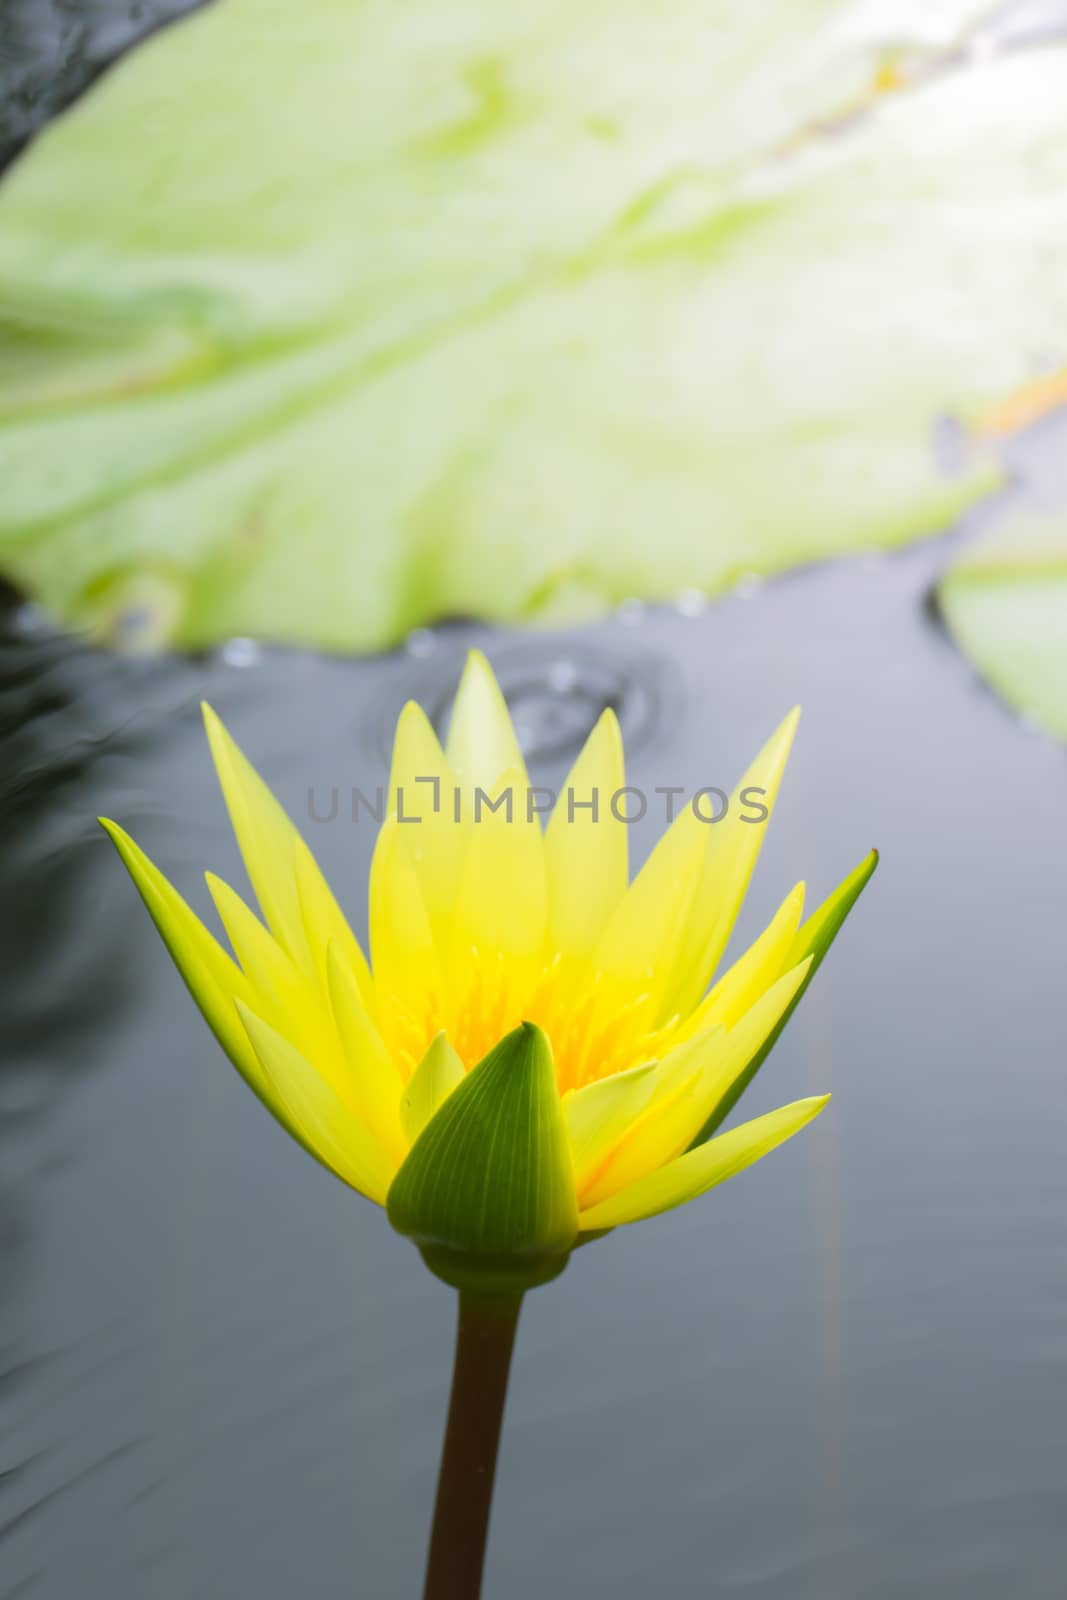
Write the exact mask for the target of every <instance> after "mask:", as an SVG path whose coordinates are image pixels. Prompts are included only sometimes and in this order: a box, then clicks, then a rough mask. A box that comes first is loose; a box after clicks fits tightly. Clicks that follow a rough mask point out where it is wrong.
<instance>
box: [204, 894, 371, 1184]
mask: <svg viewBox="0 0 1067 1600" xmlns="http://www.w3.org/2000/svg"><path fill="white" fill-rule="evenodd" d="M205 876H206V878H207V885H208V888H209V889H210V891H211V897H212V899H213V900H214V902H215V905H216V908H217V910H218V913H219V916H220V918H221V919H222V925H223V927H224V928H225V929H226V934H227V937H228V938H229V941H230V943H231V945H232V946H233V952H234V955H235V956H236V957H237V959H238V961H239V962H240V963H241V967H242V970H243V971H244V973H245V975H246V977H247V978H248V979H249V981H250V983H251V985H252V993H251V995H250V996H248V997H247V1003H248V1004H249V1005H251V1006H252V1007H254V1009H255V1011H256V1014H257V1016H259V1017H261V1018H262V1019H263V1021H265V1022H267V1023H269V1024H270V1025H271V1026H272V1027H274V1028H277V1029H278V1030H279V1031H281V1032H284V1033H285V1035H286V1036H287V1037H290V1038H292V1039H293V1040H295V1041H296V1042H297V1044H298V1046H299V1049H300V1051H301V1053H302V1055H304V1056H305V1057H306V1059H307V1060H308V1061H311V1062H312V1063H313V1064H314V1067H315V1070H316V1072H318V1073H319V1075H320V1076H321V1077H323V1078H325V1079H327V1081H328V1082H329V1083H330V1084H331V1085H332V1087H333V1089H334V1090H335V1092H336V1093H338V1094H341V1095H344V1096H346V1097H347V1096H349V1095H350V1093H351V1084H352V1080H353V1076H354V1075H353V1072H352V1070H351V1068H350V1066H349V1063H348V1060H347V1057H346V1052H345V1050H344V1047H343V1045H342V1041H341V1037H340V1034H339V1031H338V1028H337V1027H336V1025H335V1022H334V1017H333V1012H332V1010H331V1007H330V1003H329V1000H328V998H327V996H326V995H324V994H323V993H322V991H321V989H320V988H319V986H318V985H317V984H316V983H315V982H314V981H313V980H312V979H310V978H309V977H307V975H306V974H305V973H303V972H301V971H300V970H299V969H298V968H297V967H296V966H294V965H293V963H292V962H291V961H290V960H289V957H288V956H287V955H286V953H285V951H284V950H283V949H282V947H281V945H280V944H278V943H277V941H276V940H274V939H273V938H272V937H271V935H270V933H269V931H268V930H267V929H266V928H265V927H264V926H263V924H262V923H261V922H260V920H259V918H258V917H257V916H256V914H255V912H254V911H252V910H251V908H250V907H249V906H247V905H245V903H244V901H243V900H242V899H241V897H240V895H239V894H237V893H236V892H235V891H234V890H233V889H231V888H230V886H229V884H228V883H224V882H223V881H222V879H221V878H217V877H215V875H214V873H211V872H209V873H207V874H206V875H205ZM350 982H351V983H352V985H353V988H355V979H354V978H350ZM357 993H358V991H357ZM391 1150H392V1154H393V1156H394V1157H396V1158H397V1159H400V1158H401V1157H402V1154H403V1151H402V1148H401V1147H400V1143H399V1139H398V1138H394V1139H393V1141H392V1147H391Z"/></svg>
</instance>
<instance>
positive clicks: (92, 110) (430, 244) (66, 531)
mask: <svg viewBox="0 0 1067 1600" xmlns="http://www.w3.org/2000/svg"><path fill="white" fill-rule="evenodd" d="M985 9H986V8H985V7H984V6H979V5H976V4H973V3H972V4H964V3H955V4H948V3H942V4H940V5H938V6H936V7H931V6H929V5H924V6H920V5H918V4H916V3H914V0H907V3H902V0H893V3H889V0H879V3H875V0H779V3H778V4H776V5H774V6H773V7H770V6H764V7H756V6H749V7H742V6H735V5H727V4H726V3H725V0H670V3H668V4H664V5H660V6H655V7H652V6H647V5H639V4H637V3H636V0H621V3H616V4H612V5H604V4H596V3H594V0H567V3H563V0H514V3H510V4H508V5H504V6H502V5H495V4H492V3H491V0H412V3H411V4H408V5H404V6H397V5H393V4H385V3H384V0H382V3H372V4H363V5H354V4H352V3H351V0H303V3H302V4H301V5H300V6H299V7H296V6H293V5H292V4H290V3H289V0H219V3H218V4H217V5H215V6H213V7H211V8H209V9H208V10H206V11H203V12H201V13H198V14H196V15H194V16H193V17H191V18H190V19H188V20H187V21H185V22H182V23H181V24H178V25H177V26H175V27H173V28H172V29H170V30H168V31H167V32H166V33H164V34H161V35H159V36H157V37H156V38H154V39H153V40H151V41H150V42H149V43H147V44H146V45H145V46H144V47H143V48H141V49H140V50H138V51H137V52H136V53H135V54H134V55H133V56H131V57H130V58H128V59H127V60H126V61H125V62H124V63H122V64H121V65H120V66H119V67H118V68H117V69H116V70H114V71H113V72H112V73H111V74H110V75H108V76H107V77H106V78H105V79H104V80H103V81H102V82H101V83H100V84H99V86H98V87H97V88H96V89H94V90H93V91H92V92H91V93H90V94H89V95H88V96H87V97H86V98H85V100H84V101H82V102H81V103H80V104H79V105H78V106H77V107H76V108H75V109H74V110H73V111H72V112H71V113H69V114H68V115H66V116H65V117H63V118H62V119H61V120H60V122H59V123H57V124H56V125H55V126H54V127H53V128H52V129H50V130H49V131H48V132H47V133H46V134H45V135H44V136H43V137H41V138H40V139H39V140H38V141H37V142H36V143H35V145H34V146H33V147H32V148H31V150H30V151H29V153H28V154H27V155H26V156H25V157H23V158H22V159H21V160H20V161H19V162H17V163H16V165H15V166H14V168H13V169H12V170H11V172H10V174H9V176H8V177H7V178H6V179H5V181H4V184H3V185H2V186H0V482H2V483H3V486H4V492H3V496H2V498H0V565H2V567H3V569H4V570H5V571H6V572H7V574H8V575H9V576H10V577H12V578H13V579H14V580H15V581H16V582H18V583H20V584H21V585H23V586H24V587H25V588H26V589H28V590H29V591H30V592H32V593H33V594H35V595H36V596H38V597H39V598H40V599H41V600H42V601H43V602H44V604H45V605H46V606H47V607H48V608H49V609H50V610H51V611H52V612H53V613H54V614H55V615H57V616H59V617H61V618H63V619H64V620H66V621H67V622H69V623H71V624H74V625H77V626H86V627H89V628H90V629H91V630H92V631H94V632H95V633H97V634H98V635H100V636H102V637H105V638H109V639H111V640H113V641H114V642H116V643H119V644H120V645H125V646H127V647H130V648H145V647H151V648H156V647H159V646H161V645H164V644H168V643H177V644H181V645H189V646H199V645H205V644H210V643H212V642H214V641H216V640H219V639H220V638H223V637H226V636H228V635H231V634H235V633H238V634H256V635H260V636H266V637H270V638H275V639H280V640H290V641H298V642H307V643H312V644H316V645H321V646H326V647H332V648H338V649H353V648H355V649H374V648H380V647H382V646H386V645H388V644H390V643H392V642H394V641H395V640H397V639H398V638H399V637H401V636H402V635H403V634H404V632H405V631H406V630H408V629H409V628H411V627H412V626H415V625H417V624H420V623H425V622H427V621H430V620H432V619H434V618H437V617H441V616H443V615H448V614H457V613H458V614H472V613H473V614H477V615H480V616H485V617H489V618H495V619H501V620H503V619H519V618H528V617H535V616H548V617H558V616H561V615H567V616H573V615H576V614H579V615H580V614H588V613H589V612H591V611H595V610H597V609H599V608H603V607H604V606H606V605H610V604H612V603H613V602H617V601H619V600H621V599H624V598H626V597H628V596H630V595H643V596H647V597H650V598H665V597H670V596H672V595H674V594H676V593H677V592H678V591H680V590H682V589H690V588H699V589H701V590H703V591H705V592H708V593H714V592H715V591H717V590H720V589H722V588H723V587H725V586H727V585H728V584H730V583H731V582H733V581H734V580H735V579H736V578H737V577H738V576H740V575H742V574H746V573H750V572H758V573H769V572H774V571H777V570H780V569H782V568H785V567H788V566H791V565H794V564H796V563H798V562H806V561H813V560H816V559H819V558H823V557H827V556H832V555H837V554H841V553H844V552H847V551H850V550H854V549H856V548H857V547H870V546H888V545H893V544H897V543H900V542H902V541H904V540H907V539H909V538H913V537H916V536H918V535H920V534H923V533H927V532H930V531H932V530H934V529H936V528H938V527H940V526H943V525H944V524H946V523H947V522H948V521H950V520H951V519H952V518H953V517H954V516H955V515H956V514H957V513H958V512H959V511H960V509H961V508H962V507H964V506H965V505H967V504H969V503H970V502H971V501H972V500H973V499H974V498H975V497H976V496H978V495H980V494H981V493H983V492H984V491H985V490H986V489H988V487H989V486H990V484H991V483H993V482H995V481H996V480H997V478H998V475H999V466H998V464H997V462H996V460H995V459H994V458H993V457H992V456H983V455H982V454H981V453H980V452H977V451H976V452H970V453H967V454H966V459H965V462H964V465H963V466H962V468H961V470H960V471H959V473H958V475H957V476H955V477H947V476H945V475H944V474H943V473H942V472H941V471H939V469H938V466H937V464H936V461H935V456H934V450H933V443H932V435H933V430H934V426H935V423H936V421H937V419H938V418H939V417H940V416H942V415H944V414H946V413H951V414H956V415H959V416H960V417H962V418H963V419H964V420H965V421H967V420H969V419H971V418H978V419H981V418H982V417H983V416H984V415H985V413H986V412H987V411H990V410H995V409H996V408H997V407H998V406H999V405H1000V403H1001V402H1002V401H1003V400H1004V399H1005V397H1007V396H1009V395H1011V394H1012V393H1013V392H1014V391H1015V390H1016V389H1017V388H1018V387H1019V386H1020V385H1022V384H1024V383H1025V381H1026V379H1027V376H1028V363H1029V362H1031V361H1032V360H1033V359H1034V358H1035V354H1036V353H1041V352H1044V351H1045V350H1046V349H1047V348H1048V346H1049V344H1050V343H1052V344H1054V343H1055V342H1056V336H1057V335H1058V334H1059V333H1060V332H1061V331H1062V330H1063V328H1064V327H1067V101H1065V99H1064V95H1063V82H1064V71H1065V68H1067V49H1065V48H1063V47H1058V46H1057V47H1052V46H1050V47H1048V48H1046V49H1043V50H1034V51H1032V52H1030V53H1016V54H1013V55H1006V56H1003V57H1001V58H998V59H986V58H985V57H984V56H983V55H981V54H980V53H979V52H970V53H968V51H967V50H966V48H962V47H961V48H955V47H953V46H952V43H951V41H952V40H953V39H954V38H956V36H957V34H961V33H962V32H965V30H966V28H967V27H968V26H969V25H970V24H971V23H972V22H974V20H975V18H976V17H977V16H978V14H979V13H980V12H984V11H985ZM931 11H933V12H936V13H937V16H936V21H931V19H930V17H929V16H928V13H929V12H931Z"/></svg>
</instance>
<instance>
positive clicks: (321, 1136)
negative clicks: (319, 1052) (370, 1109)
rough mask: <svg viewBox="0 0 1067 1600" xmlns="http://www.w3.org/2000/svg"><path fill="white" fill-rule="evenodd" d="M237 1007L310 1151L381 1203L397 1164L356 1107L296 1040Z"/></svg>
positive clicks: (257, 1053) (341, 1177) (383, 1201)
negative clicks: (387, 1157)
mask: <svg viewBox="0 0 1067 1600" xmlns="http://www.w3.org/2000/svg"><path fill="white" fill-rule="evenodd" d="M237 1010H238V1012H239V1014H240V1018H241V1021H242V1022H243V1024H244V1026H245V1029H246V1030H247V1033H248V1037H249V1040H250V1041H251V1044H252V1047H253V1049H254V1050H255V1053H256V1056H257V1057H258V1059H259V1061H260V1064H261V1065H262V1068H263V1071H264V1073H265V1074H266V1077H267V1079H268V1081H269V1082H270V1084H271V1086H272V1088H273V1090H274V1092H275V1094H276V1096H277V1098H278V1099H279V1100H280V1101H281V1103H282V1104H283V1105H284V1107H285V1109H286V1111H287V1113H288V1115H289V1117H290V1118H291V1119H292V1121H293V1123H294V1125H295V1126H296V1127H297V1128H298V1129H299V1131H300V1133H301V1135H302V1137H303V1141H304V1143H305V1144H306V1145H307V1147H308V1148H309V1149H310V1150H311V1152H312V1154H313V1155H314V1156H316V1157H317V1158H318V1160H319V1161H321V1162H322V1164H323V1165H324V1166H326V1167H329V1168H330V1170H331V1171H332V1172H334V1173H336V1175H337V1177H339V1178H340V1179H341V1180H342V1182H344V1183H347V1184H348V1185H349V1186H350V1187H351V1188H353V1189H357V1190H358V1191H359V1192H360V1194H364V1195H366V1196H367V1198H368V1199H369V1200H374V1201H376V1202H377V1204H378V1205H384V1204H385V1196H386V1193H387V1192H388V1189H389V1184H390V1182H391V1181H392V1178H393V1173H394V1170H395V1169H393V1168H391V1167H390V1166H389V1165H388V1163H387V1162H386V1160H385V1157H384V1155H383V1153H382V1150H381V1147H380V1146H379V1145H378V1143H377V1141H376V1140H375V1139H374V1138H373V1137H372V1135H371V1133H370V1132H369V1130H368V1129H367V1128H366V1127H365V1126H364V1125H363V1124H362V1122H361V1121H360V1120H359V1117H358V1115H357V1114H356V1112H355V1111H354V1110H353V1109H352V1107H351V1106H349V1105H347V1104H346V1103H345V1102H344V1101H343V1100H342V1099H341V1097H340V1096H339V1095H338V1094H337V1093H336V1092H335V1091H334V1090H333V1089H332V1088H331V1087H330V1085H329V1084H328V1083H327V1082H326V1081H325V1079H323V1078H321V1077H320V1076H319V1074H318V1073H317V1072H316V1071H315V1068H314V1067H313V1066H311V1065H310V1063H309V1062H308V1061H307V1060H306V1059H305V1058H304V1056H302V1055H301V1053H300V1051H299V1050H297V1048H296V1047H295V1045H293V1044H291V1043H290V1041H289V1040H288V1039H286V1038H284V1037H283V1035H282V1034H280V1033H279V1032H278V1031H277V1030H276V1029H275V1028H272V1027H271V1026H270V1025H269V1023H267V1022H264V1021H263V1019H262V1017H259V1016H257V1015H256V1013H255V1012H254V1011H252V1010H251V1009H250V1008H249V1007H248V1006H246V1005H244V1004H242V1003H241V1002H240V1001H238V1002H237Z"/></svg>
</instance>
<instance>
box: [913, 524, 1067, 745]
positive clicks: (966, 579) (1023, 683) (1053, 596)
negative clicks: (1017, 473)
mask: <svg viewBox="0 0 1067 1600" xmlns="http://www.w3.org/2000/svg"><path fill="white" fill-rule="evenodd" d="M938 600H939V603H940V606H941V612H942V615H943V616H944V618H945V621H946V623H947V624H948V627H949V629H950V631H951V633H952V634H953V637H954V638H955V639H956V642H957V643H958V644H959V646H960V648H961V649H962V650H963V651H964V652H965V653H966V654H967V656H969V658H970V659H971V661H972V662H973V663H974V665H975V666H976V667H977V668H978V671H979V672H980V673H981V674H982V676H983V677H984V678H985V679H986V680H987V681H988V682H989V683H990V684H991V685H992V687H993V688H994V689H995V690H996V691H997V693H998V694H1000V695H1002V696H1003V698H1004V699H1005V700H1006V701H1007V702H1008V704H1009V705H1011V706H1012V707H1013V708H1014V709H1015V710H1016V711H1018V712H1021V713H1022V715H1023V716H1025V717H1026V718H1027V720H1028V721H1031V722H1033V723H1035V724H1037V725H1038V726H1039V727H1042V728H1045V729H1047V730H1048V731H1049V732H1050V733H1054V734H1058V735H1059V737H1060V738H1063V739H1067V510H1062V511H1059V512H1057V513H1055V514H1044V515H1041V514H1036V513H1023V512H1020V513H1017V514H1016V515H1015V516H1013V517H1011V518H1009V519H1008V520H1007V521H1005V522H1001V523H998V524H997V526H996V528H995V529H993V530H992V531H991V532H990V533H989V534H988V535H986V536H985V537H984V538H982V539H980V540H979V541H978V542H977V543H975V544H973V545H971V546H970V547H969V548H968V549H967V550H966V551H965V552H964V554H963V555H962V556H961V557H960V559H959V560H958V561H957V562H956V564H955V566H953V567H952V568H950V570H949V571H948V573H947V574H946V575H945V577H944V578H942V580H941V584H940V587H939V589H938Z"/></svg>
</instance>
